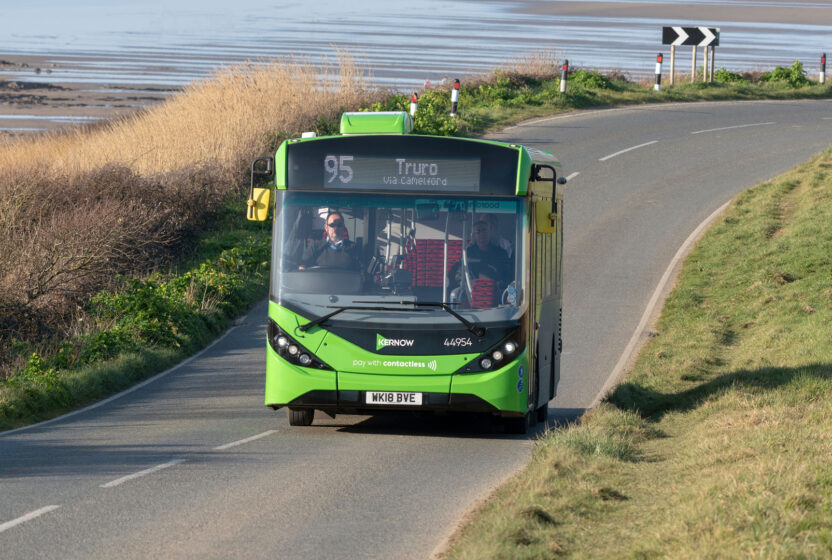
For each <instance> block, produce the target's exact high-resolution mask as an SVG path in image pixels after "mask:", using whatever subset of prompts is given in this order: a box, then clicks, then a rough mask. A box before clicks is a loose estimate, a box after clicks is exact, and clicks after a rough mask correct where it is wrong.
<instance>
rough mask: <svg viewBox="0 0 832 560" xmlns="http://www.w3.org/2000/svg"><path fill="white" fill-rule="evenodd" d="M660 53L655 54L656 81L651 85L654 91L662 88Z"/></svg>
mask: <svg viewBox="0 0 832 560" xmlns="http://www.w3.org/2000/svg"><path fill="white" fill-rule="evenodd" d="M663 58H664V57H663V56H662V53H659V54H658V55H657V56H656V83H655V84H654V85H653V89H654V90H656V91H661V90H662V59H663Z"/></svg>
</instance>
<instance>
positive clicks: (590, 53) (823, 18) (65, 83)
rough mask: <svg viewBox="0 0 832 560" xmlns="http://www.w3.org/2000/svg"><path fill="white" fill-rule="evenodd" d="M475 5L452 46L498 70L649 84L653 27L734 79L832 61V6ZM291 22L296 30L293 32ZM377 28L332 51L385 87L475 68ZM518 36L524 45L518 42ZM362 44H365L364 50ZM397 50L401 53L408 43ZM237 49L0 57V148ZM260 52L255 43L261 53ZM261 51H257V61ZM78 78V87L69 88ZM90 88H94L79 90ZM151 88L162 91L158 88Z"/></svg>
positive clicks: (115, 106) (112, 105)
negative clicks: (702, 29) (367, 51)
mask: <svg viewBox="0 0 832 560" xmlns="http://www.w3.org/2000/svg"><path fill="white" fill-rule="evenodd" d="M477 1H478V2H482V3H481V4H479V12H477V11H476V9H474V11H472V12H471V14H470V16H471V18H468V17H466V19H472V21H473V22H474V23H475V24H476V29H475V31H476V32H474V31H471V30H468V31H466V32H464V33H462V34H461V39H462V40H463V41H464V42H465V48H469V49H471V48H473V49H479V50H478V51H477V56H484V57H486V59H488V57H492V58H493V60H494V61H493V62H485V63H484V64H485V65H486V67H490V68H493V67H494V66H499V65H500V64H501V63H500V62H498V60H503V61H505V60H511V59H514V58H515V57H517V56H521V55H522V54H527V53H529V52H533V51H534V50H535V49H540V48H545V47H546V46H547V45H550V44H551V45H554V46H555V47H556V48H557V49H561V48H562V49H563V50H564V52H566V53H568V54H569V55H570V56H569V58H570V59H576V60H574V61H573V62H575V63H576V64H577V65H579V66H580V65H586V66H587V67H591V68H600V69H602V70H603V69H607V70H609V69H619V70H624V71H625V72H627V73H630V74H631V75H632V76H633V77H635V78H638V77H640V76H641V75H642V74H643V75H649V76H652V69H653V57H654V56H655V55H654V54H653V53H654V52H655V51H656V50H657V49H658V48H660V41H659V37H660V33H661V26H664V25H708V26H719V27H721V29H722V42H723V45H722V46H721V47H720V49H719V52H718V53H717V60H718V62H719V63H721V64H724V65H725V66H726V67H728V68H729V69H733V70H759V69H770V68H772V67H773V66H774V65H775V64H790V63H791V61H792V60H795V59H797V58H800V59H802V60H803V61H804V63H805V64H806V66H805V67H806V69H807V71H809V73H810V75H814V74H815V73H816V72H817V68H816V66H817V63H816V60H813V59H815V57H816V56H817V55H819V53H820V52H822V51H825V50H829V51H832V44H829V43H826V44H821V43H825V41H826V37H827V36H828V35H826V33H825V31H824V28H823V27H822V26H830V28H832V0H795V1H794V2H790V1H785V0H722V1H716V0H704V1H700V2H682V1H679V0H662V1H661V2H641V1H630V0H618V1H616V0H604V1H592V0H585V1H577V0H572V1H553V0H522V1H518V2H513V3H506V2H505V0H477ZM486 2H487V3H492V2H498V3H499V4H500V6H508V7H507V8H506V9H508V10H510V12H512V15H517V18H516V19H514V20H511V18H508V19H509V20H510V21H508V22H506V23H503V22H502V20H500V21H497V20H494V19H493V18H492V19H488V18H486V17H485V16H486V15H488V14H491V15H490V16H488V17H491V16H493V14H492V13H491V12H492V11H489V10H485V9H484V6H485V3H486ZM495 5H496V4H495ZM472 9H473V8H472ZM559 16H563V17H562V18H560V17H559ZM478 17H479V18H480V19H477V18H478ZM432 21H434V26H440V27H441V24H444V23H447V22H448V21H454V20H453V18H447V17H446V16H445V15H439V16H436V18H435V20H432ZM295 24H296V25H295V27H297V26H299V25H300V24H299V23H298V22H295ZM800 25H805V26H807V27H803V28H801V27H799V26H800ZM379 26H380V27H379ZM792 26H794V27H792ZM301 27H302V26H301ZM364 27H367V26H364ZM376 27H378V29H377V28H376ZM376 27H372V29H371V30H370V31H368V30H367V29H363V28H362V29H363V31H362V32H361V33H359V32H356V33H354V34H352V35H350V34H349V33H346V34H345V35H343V36H339V37H341V41H342V44H343V41H344V39H345V38H347V39H350V40H351V41H354V42H355V43H354V44H353V45H352V46H353V48H354V49H357V50H354V52H355V53H356V54H357V55H358V56H361V52H362V51H361V48H365V47H366V46H367V45H370V46H371V47H372V46H373V45H375V47H376V48H377V49H378V50H379V51H381V52H387V51H393V52H394V53H395V52H398V53H399V54H398V55H396V54H393V55H390V56H389V57H381V58H379V57H378V56H377V53H376V58H375V59H373V65H374V66H373V68H374V70H379V69H380V70H381V73H382V74H383V73H384V72H386V74H385V75H388V77H389V76H394V77H398V78H414V77H418V78H419V79H420V83H421V82H422V81H424V78H425V77H430V78H432V79H434V81H435V79H436V78H438V77H440V75H445V76H447V75H448V74H449V73H450V72H453V73H454V75H455V76H456V75H459V76H462V75H464V74H465V72H468V71H473V70H475V69H473V68H468V66H471V64H469V62H471V61H468V60H467V59H466V56H468V55H470V52H469V51H462V50H461V51H460V53H461V54H457V55H453V54H447V53H445V50H444V47H443V48H442V49H439V48H438V47H436V45H434V44H433V43H431V42H427V43H424V44H421V45H420V44H418V43H416V44H415V45H414V46H412V47H409V48H408V49H409V50H406V51H401V50H400V47H401V45H399V44H398V43H396V42H393V43H391V42H390V39H389V37H388V36H387V35H386V34H385V33H386V28H385V27H384V25H383V24H378V23H377V26H376ZM292 29H295V28H292ZM338 29H341V27H338ZM481 29H484V30H487V33H488V34H489V35H488V36H489V37H494V38H495V39H494V41H497V42H496V43H495V45H499V47H494V48H491V46H490V45H489V46H488V48H486V47H485V46H483V44H482V41H483V40H484V39H483V37H484V36H485V35H482V34H480V35H477V33H479V31H480V30H481ZM544 30H545V31H547V32H550V33H551V34H552V35H551V37H549V36H546V39H545V40H543V39H538V40H532V39H530V38H534V37H543V35H541V33H544ZM362 33H363V34H362ZM373 33H375V35H373ZM518 37H520V38H523V40H524V41H525V42H519V43H518V42H517V38H518ZM806 37H811V39H806ZM247 38H248V39H250V38H249V37H248V36H247V35H241V36H240V37H238V38H235V37H232V39H234V40H235V41H236V40H239V42H240V44H241V45H245V44H247V42H246V41H247V40H248V39H247ZM373 40H375V41H376V43H373V42H372V41H373ZM365 41H369V42H368V43H366V45H365V44H364V42H365ZM402 41H403V42H404V44H408V45H409V44H410V43H411V38H405V39H402ZM500 41H502V42H500ZM284 43H285V41H284ZM284 43H281V42H277V43H275V45H272V46H271V48H272V49H273V50H274V49H276V52H280V49H282V48H284V47H286V45H285V44H284ZM815 43H818V44H815ZM236 44H237V43H234V42H231V43H228V44H227V45H225V46H223V47H220V43H217V44H211V43H208V44H204V45H202V44H201V45H199V46H198V47H196V48H195V54H193V53H191V54H188V53H187V52H186V53H185V54H182V56H181V60H180V59H179V58H177V57H178V56H179V53H178V52H177V51H176V50H170V49H169V48H168V47H164V46H163V48H160V50H159V51H158V52H156V51H148V52H149V53H150V54H148V53H145V52H144V51H142V50H139V51H136V52H135V53H130V54H126V55H125V54H124V52H121V51H113V52H109V51H98V52H100V53H102V54H101V55H100V56H98V55H95V54H80V55H79V54H72V52H71V51H70V50H65V51H62V50H61V47H60V46H56V47H55V49H56V50H55V51H54V52H52V51H48V52H47V53H46V54H44V55H42V56H25V55H8V54H4V53H2V52H0V139H2V138H3V137H9V136H12V137H14V136H20V135H25V134H31V133H33V132H37V131H42V130H53V129H59V128H67V127H73V126H76V125H78V124H79V123H80V124H83V123H90V124H92V123H96V122H100V121H101V119H106V118H113V117H118V116H122V115H126V114H130V113H133V112H135V111H137V110H140V109H142V108H145V107H150V106H153V105H155V104H158V103H160V102H162V101H164V100H165V99H169V98H170V96H171V95H173V94H175V93H176V92H177V91H180V88H179V87H177V85H171V84H183V83H187V82H188V81H189V80H191V79H199V78H200V77H205V75H206V74H207V72H206V71H205V70H204V68H205V67H206V64H205V63H206V60H207V61H210V64H216V65H217V66H219V65H223V64H228V63H230V62H235V61H239V57H240V56H245V55H241V54H240V53H238V52H237V51H236V50H235V48H237V47H236V46H235V45H236ZM442 44H443V45H444V42H442ZM355 45H359V47H358V48H356V47H355ZM477 45H480V46H479V47H478V46H477ZM267 47H268V45H265V46H264V49H265V48H267ZM290 47H291V48H292V49H295V50H297V51H298V53H300V54H301V55H303V54H304V53H305V52H306V51H304V50H303V49H304V48H306V49H307V50H308V52H310V53H311V52H317V51H315V49H318V48H319V47H320V45H318V44H317V43H315V42H314V41H313V42H309V43H308V44H307V43H304V42H303V41H302V40H300V41H299V42H294V43H291V45H290ZM394 47H395V48H394ZM286 48H289V47H286ZM347 48H349V43H347ZM510 48H513V49H516V50H511V49H510ZM166 49H167V50H166ZM185 50H186V51H187V49H185ZM226 50H227V51H228V52H225V51H226ZM492 51H493V52H492ZM255 52H257V51H255ZM268 52H269V51H268V50H264V55H266V56H267V55H268ZM599 52H600V53H601V54H600V55H599ZM235 53H236V54H235ZM246 53H247V51H246ZM619 53H622V54H620V55H619ZM645 53H646V54H645ZM616 55H618V56H617V57H616ZM688 55H689V52H687V54H683V55H682V59H680V60H685V62H681V61H680V64H681V65H684V64H687V62H686V60H687V59H684V57H685V56H688ZM235 56H236V57H237V58H236V59H235V58H234V57H235ZM148 58H150V62H149V64H148V63H147V62H146V61H147V60H148ZM139 59H141V61H142V63H141V64H139V63H138V61H139ZM369 60H370V58H368V61H369ZM472 60H474V59H472ZM488 60H490V59H488ZM414 61H415V62H414ZM480 62H482V61H480ZM133 63H136V64H133ZM492 64H493V65H492ZM200 65H202V66H200ZM628 65H629V66H628ZM125 68H126V69H127V70H125ZM194 68H196V70H195V69H194ZM419 68H421V69H419ZM466 68H467V69H466ZM127 72H133V74H128V73H127ZM79 76H83V78H79ZM67 77H69V78H67ZM80 79H87V80H88V81H87V82H83V83H81V82H79V83H74V82H73V80H80ZM99 79H100V82H99V83H90V82H94V81H98V80H99ZM118 80H122V81H125V80H131V83H129V84H125V83H118ZM143 80H144V81H143ZM160 80H161V81H164V80H169V81H168V82H167V83H159V81H160Z"/></svg>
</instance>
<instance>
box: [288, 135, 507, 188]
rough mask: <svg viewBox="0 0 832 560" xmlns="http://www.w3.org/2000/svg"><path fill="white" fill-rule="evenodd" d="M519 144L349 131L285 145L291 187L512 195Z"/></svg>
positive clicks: (289, 185) (289, 186)
mask: <svg viewBox="0 0 832 560" xmlns="http://www.w3.org/2000/svg"><path fill="white" fill-rule="evenodd" d="M517 164H518V150H516V149H513V148H506V147H503V146H498V145H494V144H488V143H484V142H477V141H471V140H463V139H458V138H437V137H428V136H393V135H389V136H349V137H337V138H322V139H320V140H313V141H307V142H297V143H290V144H289V145H288V146H287V167H286V173H287V177H286V179H287V182H286V185H287V188H288V189H289V190H315V191H322V190H323V191H327V190H333V191H342V192H343V191H351V192H355V191H362V192H373V191H378V192H436V193H440V192H441V193H445V194H447V193H453V194H468V195H503V196H506V195H509V196H510V195H514V194H515V193H516V186H517Z"/></svg>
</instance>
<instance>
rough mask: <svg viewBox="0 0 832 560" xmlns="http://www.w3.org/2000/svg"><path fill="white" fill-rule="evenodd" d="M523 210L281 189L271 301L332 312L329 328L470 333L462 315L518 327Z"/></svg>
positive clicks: (480, 202)
mask: <svg viewBox="0 0 832 560" xmlns="http://www.w3.org/2000/svg"><path fill="white" fill-rule="evenodd" d="M526 204H527V202H526V200H524V199H522V198H517V197H478V196H470V197H466V196H447V195H445V196H442V195H435V194H432V193H426V194H378V193H319V192H308V191H307V192H298V191H279V192H278V200H277V204H276V208H277V215H276V219H275V225H274V227H275V232H274V233H275V234H274V236H273V239H274V243H275V245H274V247H273V263H274V264H273V266H272V278H271V297H272V299H273V300H274V301H275V302H277V303H278V304H280V305H282V306H284V307H286V308H287V309H290V310H292V311H294V312H296V313H299V314H301V315H303V316H304V317H306V318H307V319H309V320H310V321H313V320H315V319H320V318H321V317H324V316H327V315H330V314H332V319H331V321H329V322H331V323H336V322H337V323H341V324H344V323H353V322H361V323H369V324H372V325H374V326H375V327H377V326H379V325H381V324H384V325H396V326H397V327H399V328H401V326H403V325H414V326H417V328H418V325H421V326H422V328H425V326H429V325H438V326H444V327H445V328H457V327H460V328H464V327H462V325H460V321H461V319H460V317H463V318H464V321H470V322H471V323H476V324H477V325H487V324H492V325H493V324H499V323H506V322H511V321H516V320H518V319H519V318H520V317H521V316H522V314H523V312H524V309H525V305H526V303H525V301H524V289H523V288H524V286H525V282H526V279H525V274H526V273H525V271H526V269H527V268H528V267H527V266H524V263H526V261H527V260H528V257H527V248H526V247H525V241H524V240H525V239H526V237H527V236H526V229H527V228H528V227H529V225H528V222H527V219H526V217H525V216H526V208H525V205H526ZM361 308H367V309H366V310H363V309H361ZM448 310H451V311H453V313H450V312H448ZM334 312H335V313H334ZM336 315H337V317H336Z"/></svg>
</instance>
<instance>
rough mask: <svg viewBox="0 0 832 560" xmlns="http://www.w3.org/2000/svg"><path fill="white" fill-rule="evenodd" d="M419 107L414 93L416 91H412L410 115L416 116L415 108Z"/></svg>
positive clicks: (417, 98) (417, 97)
mask: <svg viewBox="0 0 832 560" xmlns="http://www.w3.org/2000/svg"><path fill="white" fill-rule="evenodd" d="M418 107H419V96H418V95H416V92H415V91H414V92H413V95H412V96H410V116H411V117H415V116H416V109H417V108H418Z"/></svg>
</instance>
